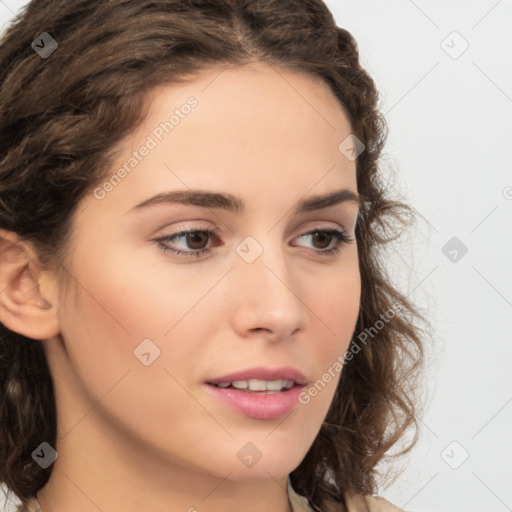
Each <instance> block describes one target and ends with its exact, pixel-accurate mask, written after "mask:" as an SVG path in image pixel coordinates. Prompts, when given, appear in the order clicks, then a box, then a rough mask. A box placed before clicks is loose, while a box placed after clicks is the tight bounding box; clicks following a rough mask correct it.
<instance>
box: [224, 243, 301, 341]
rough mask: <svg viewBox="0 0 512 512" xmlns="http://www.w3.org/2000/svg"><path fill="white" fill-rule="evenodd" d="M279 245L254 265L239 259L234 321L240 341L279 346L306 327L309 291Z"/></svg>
mask: <svg viewBox="0 0 512 512" xmlns="http://www.w3.org/2000/svg"><path fill="white" fill-rule="evenodd" d="M277 245H278V244H274V245H273V247H270V244H266V247H265V248H264V250H263V252H262V254H260V255H259V256H258V257H257V258H256V259H255V260H254V261H253V262H252V263H248V262H247V261H245V260H244V259H243V258H239V259H238V261H237V263H236V264H235V269H234V272H233V273H232V276H231V279H232V280H233V281H234V284H232V290H234V292H233V295H232V296H231V300H232V302H231V304H232V305H233V309H232V311H233V314H232V317H231V321H232V323H233V328H234V330H235V331H236V332H237V333H238V335H239V336H240V337H243V338H247V337H258V338H261V337H264V338H265V339H267V340H269V341H273V342H278V341H281V340H285V339H289V338H290V337H291V336H292V335H293V334H294V333H295V332H296V331H298V330H300V329H301V328H304V326H305V322H306V309H307V307H306V302H307V299H306V297H303V295H304V291H305V288H304V286H302V287H301V282H299V281H301V280H300V279H299V278H298V276H297V274H296V273H294V272H293V269H291V268H290V262H289V261H287V256H286V254H285V251H284V249H282V248H277ZM302 285H305V283H304V281H303V280H302Z"/></svg>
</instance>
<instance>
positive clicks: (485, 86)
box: [0, 0, 512, 512]
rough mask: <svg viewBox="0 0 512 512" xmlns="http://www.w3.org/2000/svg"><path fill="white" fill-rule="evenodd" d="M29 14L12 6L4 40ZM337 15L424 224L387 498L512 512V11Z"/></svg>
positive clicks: (475, 5)
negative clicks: (420, 327)
mask: <svg viewBox="0 0 512 512" xmlns="http://www.w3.org/2000/svg"><path fill="white" fill-rule="evenodd" d="M25 3H26V2H20V1H15V0H0V20H1V23H0V31H2V30H3V29H5V28H6V27H7V23H8V20H9V19H11V18H12V17H13V16H14V14H15V13H16V12H17V11H18V10H19V9H20V7H21V6H22V5H24V4H25ZM327 4H328V6H329V7H330V8H331V10H332V12H333V14H334V15H335V18H336V20H337V23H338V25H340V26H342V27H343V28H346V29H347V30H349V31H350V32H351V33H352V34H353V35H354V37H355V38H356V40H357V42H358V45H359V49H360V54H361V61H362V64H363V66H364V67H365V68H366V69H367V70H368V71H369V72H370V74H371V75H372V77H373V78H374V79H375V82H376V84H377V87H378V89H379V91H380V93H381V101H382V105H381V108H382V111H383V112H384V114H385V116H386V119H387V121H388V126H389V137H388V143H387V146H386V150H385V153H386V154H385V158H384V159H383V170H384V172H385V173H386V176H387V180H389V190H390V194H391V195H393V196H394V197H395V198H398V199H402V200H404V201H406V202H407V203H409V204H410V205H412V206H413V207H414V209H415V211H416V212H417V218H418V220H417V224H416V227H415V229H414V230H412V231H411V232H410V235H409V236H408V237H404V238H403V239H402V242H401V243H400V244H398V245H397V246H396V247H395V248H394V250H393V257H392V259H391V260H390V261H391V263H392V269H393V272H392V274H393V275H394V276H396V278H397V280H398V282H399V284H400V286H401V289H402V290H403V291H404V292H406V293H408V294H409V297H411V298H412V299H413V300H414V301H415V302H416V303H417V304H418V305H419V306H420V307H421V308H422V310H423V311H424V313H425V315H426V317H427V318H428V320H429V321H430V322H431V324H432V327H433V332H432V335H431V339H429V340H427V341H428V351H427V368H426V371H425V377H424V385H423V386H424V390H425V394H426V397H427V398H428V399H427V400H426V402H425V403H426V408H425V412H424V413H423V414H422V415H421V418H420V425H421V427H422V430H421V433H420V440H419V442H418V444H417V445H416V447H415V448H414V450H413V451H412V452H411V454H410V455H409V456H408V457H406V458H404V459H403V461H402V466H401V467H402V468H403V470H404V472H403V473H402V474H401V476H400V477H399V478H398V479H397V480H396V481H395V482H394V483H393V484H392V485H391V486H390V487H388V488H382V489H381V491H380V494H381V495H382V496H384V497H386V498H388V499H389V500H390V501H392V502H393V503H394V504H396V505H397V506H399V507H403V508H404V509H405V510H409V511H415V512H434V511H435V512H448V511H449V512H488V511H496V512H501V511H503V512H505V511H507V510H512V385H511V384H512V372H511V367H512V336H511V333H512V272H511V271H510V265H511V262H512V242H511V235H512V172H511V171H512V165H511V162H512V155H511V153H512V150H511V148H512V57H511V54H512V0H500V1H496V0H481V1H475V0H473V1H462V0H458V1H450V2H447V1H445V2H441V1H440V0H434V1H429V2H427V1H426V0H417V1H413V0H388V1H386V2H383V1H377V0H372V1H359V2H356V0H328V1H327ZM43 28H44V27H43ZM454 32H456V33H455V34H454ZM466 45H468V47H467V49H466V50H465V51H463V50H464V48H465V47H466ZM462 51H463V52H462ZM453 237H456V238H457V239H458V240H459V241H460V242H457V243H462V244H464V245H465V246H466V247H467V253H466V254H464V255H462V252H461V250H460V248H456V247H455V246H454V247H451V246H448V248H447V249H445V252H446V253H447V254H448V256H445V254H444V253H443V247H444V246H445V244H447V243H448V241H449V240H450V239H452V238H453ZM454 250H455V251H457V253H456V254H455V253H454V252H453V251H454ZM461 255H462V256H461ZM449 257H450V258H452V259H453V258H455V259H456V261H455V262H453V261H451V260H450V259H449ZM507 262H508V263H507ZM466 457H467V458H466Z"/></svg>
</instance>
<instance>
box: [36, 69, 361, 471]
mask: <svg viewBox="0 0 512 512" xmlns="http://www.w3.org/2000/svg"><path fill="white" fill-rule="evenodd" d="M221 71H222V69H221V68H219V69H217V70H215V71H208V72H203V73H201V74H200V75H198V78H195V79H194V80H193V81H190V82H187V83H181V84H172V85H167V86H161V87H158V88H157V89H155V90H153V91H152V97H153V102H152V106H151V110H150V113H149V116H148V117H147V118H146V119H145V121H144V122H143V124H142V125H140V126H139V127H138V128H137V130H136V131H134V132H133V133H132V134H131V136H130V137H129V139H126V140H125V141H124V144H123V146H122V151H121V152H120V153H119V155H118V157H117V161H116V165H115V166H113V168H112V173H111V175H109V176H108V177H106V178H105V180H104V182H102V183H101V184H100V185H99V186H98V188H97V189H96V190H95V191H94V194H91V195H90V196H88V197H86V198H85V199H84V200H83V202H82V204H81V205H80V207H79V209H78V214H77V216H76V218H75V220H74V236H73V238H72V240H71V249H70V251H71V252H70V255H71V259H70V263H69V267H68V268H67V271H68V272H69V274H70V275H71V276H72V277H70V280H71V281H70V282H71V288H70V289H69V290H67V291H66V293H64V290H61V297H60V299H59V305H58V315H59V322H60V328H61V335H59V336H57V337H56V338H53V339H51V340H47V341H45V349H46V351H47V353H48V357H49V362H50V367H51V371H52V374H53V376H54V382H55V388H56V396H57V409H58V414H59V418H58V421H59V435H58V441H57V442H58V444H57V449H58V450H59V448H60V451H59V459H57V462H56V463H59V462H58V461H59V460H60V459H61V458H62V460H61V463H63V464H64V463H65V460H66V458H67V459H68V460H71V457H72V456H73V457H82V459H80V460H86V461H89V462H90V463H91V465H92V466H93V467H94V464H95V463H98V464H99V463H100V461H101V463H102V464H110V465H111V470H112V474H114V473H115V468H114V466H115V464H120V465H121V464H124V465H125V468H127V467H130V466H129V461H130V460H132V459H131V458H132V457H133V460H134V461H135V460H137V461H138V462H137V464H134V465H133V467H130V469H129V470H130V471H132V470H133V471H142V468H143V467H146V466H144V463H142V462H141V461H142V460H153V461H155V460H158V461H159V463H160V464H163V465H164V466H165V467H167V468H168V469H172V468H174V469H176V471H178V470H179V471H181V472H182V473H181V474H188V473H189V472H190V471H194V472H202V473H207V474H210V475H215V476H216V477H217V476H218V477H222V478H224V477H226V475H228V474H229V479H231V480H239V481H242V480H245V481H250V480H262V479H268V478H270V476H269V475H271V476H272V477H274V478H283V477H284V476H286V475H287V474H288V473H290V472H291V471H292V470H293V469H295V468H296V467H297V466H298V465H299V463H300V462H301V460H302V459H303V458H304V456H305V454H306V452H307V451H308V449H309V447H310V446H311V444H312V443H313V441H314V439H315V437H316V435H317V433H318V431H319V429H320V426H321V424H322V421H323V420H324V418H325V415H326V414H327V411H328V408H329V405H330V403H331V400H332V398H333V396H334V392H335V388H336V385H337V383H338V381H339V377H340V373H339V371H337V370H334V371H333V368H335V367H336V368H339V366H340V365H337V366H336V365H335V363H336V361H340V356H343V354H344V353H345V351H346V350H347V348H348V345H349V341H350V339H351V337H352V334H353V331H354V328H355V324H356V319H357V315H358V310H359V299H360V274H359V267H358V255H357V245H356V243H355V242H353V241H352V242H351V241H348V242H347V241H344V238H343V237H341V238H337V235H336V234H334V235H333V232H332V230H335V231H334V232H343V233H345V234H346V235H347V236H348V237H349V238H353V237H354V229H355V224H356V219H357V213H358V204H357V202H356V201H353V200H347V197H349V195H350V194H347V193H345V194H342V195H341V196H339V197H341V199H343V198H345V200H341V201H338V202H336V203H335V204H330V203H329V204H330V206H327V207H325V204H326V203H324V204H323V205H322V204H316V205H313V206H310V207H307V205H308V201H309V200H310V199H311V198H318V197H323V196H329V195H330V194H333V193H335V192H338V191H341V190H346V191H348V192H349V193H352V194H357V186H356V170H355V161H354V159H353V158H347V157H346V156H345V154H346V152H344V151H342V150H340V149H339V146H340V144H341V143H342V142H343V141H344V140H345V139H346V138H347V136H349V135H350V133H351V127H350V125H349V122H348V120H347V117H346V115H345V114H344V112H343V110H342V108H341V107H340V105H339V103H338V102H337V100H336V98H335V97H334V96H333V94H332V93H331V91H330V89H329V88H328V86H327V85H325V84H324V83H323V82H319V81H315V80H313V79H311V78H308V77H306V76H303V75H299V74H295V73H292V72H290V71H283V70H279V72H277V70H275V69H274V68H272V67H270V66H268V65H264V64H254V65H251V66H247V67H242V68H230V69H225V70H224V71H222V72H221ZM344 144H345V143H344ZM344 147H345V146H344V145H343V144H342V148H344ZM123 166H124V168H123ZM122 169H124V172H123V170H122ZM178 192H179V193H180V195H179V196H175V197H174V199H173V198H171V197H169V201H164V200H162V201H158V202H152V201H149V200H150V199H151V198H153V197H155V196H159V195H162V196H161V197H162V198H163V197H165V194H176V193H178ZM199 192H201V193H204V194H211V196H209V199H208V198H206V199H205V198H202V199H200V198H199V199H198V198H197V196H196V194H198V193H199ZM214 195H215V196H214ZM221 196H222V197H221ZM224 197H226V198H224ZM187 198H192V199H191V200H190V202H186V201H185V199H187ZM194 198H195V199H194ZM171 199H173V200H172V201H171ZM181 199H183V200H184V201H183V202H181ZM148 201H149V202H150V203H151V204H146V205H145V206H138V205H140V204H141V203H145V202H148ZM331 203H332V202H331ZM304 204H305V205H306V207H303V208H302V209H301V211H299V212H298V211H296V210H298V209H299V207H300V206H301V205H302V206H304ZM235 206H236V208H235ZM322 206H324V207H322ZM184 231H193V232H195V233H192V234H189V235H183V234H180V233H182V232H184ZM164 239H165V240H164ZM336 247H339V251H338V252H335V251H331V252H330V253H328V252H327V251H328V250H330V249H335V248H336ZM174 250H176V251H182V254H178V253H174V252H173V251H174ZM201 251H204V252H201ZM284 367H286V368H288V370H290V368H291V369H295V374H294V373H293V371H292V372H291V373H286V372H284V373H283V372H281V371H280V369H281V368H284ZM254 368H259V369H261V368H264V369H267V370H268V373H261V374H260V373H257V372H256V370H251V369H254ZM329 369H331V372H330V375H331V378H329V379H328V378H326V377H325V376H324V378H323V380H322V375H324V374H325V373H326V372H328V371H329ZM246 370H247V371H248V375H246V376H244V375H241V376H240V375H239V376H238V377H236V376H235V377H233V378H230V379H227V378H224V376H226V375H228V376H229V374H232V373H234V372H241V371H242V372H243V371H246ZM274 370H275V371H276V372H277V373H272V372H273V371H274ZM300 374H302V375H303V377H304V380H305V382H302V383H303V384H305V385H304V387H303V388H299V389H296V385H294V388H292V389H291V390H289V391H286V392H285V391H279V392H274V393H269V394H267V393H266V392H262V391H255V390H250V389H249V390H245V391H237V390H236V389H233V388H232V385H230V387H229V388H224V389H223V388H221V387H215V386H212V385H211V384H208V382H211V381H213V380H216V381H217V382H219V380H220V381H223V380H224V381H225V380H228V381H230V382H231V381H242V382H235V385H237V386H244V385H249V384H250V385H251V387H252V388H254V387H256V388H257V389H262V388H261V386H267V384H266V383H265V382H263V384H262V382H261V381H262V380H263V381H265V380H266V381H276V380H279V377H282V378H283V379H285V380H295V381H296V382H297V381H300V377H299V375H300ZM251 377H252V378H254V379H255V382H248V383H247V384H246V383H244V382H243V381H248V380H251ZM319 379H320V381H321V385H318V384H317V389H320V391H318V392H317V393H316V394H314V395H315V396H310V395H309V394H308V400H304V399H303V400H302V402H307V403H300V402H299V401H298V394H299V393H298V392H299V391H303V392H304V391H307V390H308V389H310V388H311V386H312V385H314V384H315V383H316V382H317V381H318V380H319ZM226 385H227V384H226ZM273 385H275V386H276V387H279V388H280V389H281V388H282V386H285V385H286V382H282V383H279V382H278V383H275V382H274V383H271V384H269V387H270V388H272V386H273ZM302 396H304V393H303V395H302ZM144 458H145V459H144ZM74 460H76V459H74ZM146 468H147V467H146Z"/></svg>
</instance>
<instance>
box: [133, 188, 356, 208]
mask: <svg viewBox="0 0 512 512" xmlns="http://www.w3.org/2000/svg"><path fill="white" fill-rule="evenodd" d="M345 202H351V203H356V204H357V205H358V206H361V205H362V202H363V201H362V198H361V196H360V195H359V194H357V192H354V191H352V190H349V189H346V188H344V189H340V190H335V191H333V192H329V193H328V194H323V195H316V196H311V197H308V198H306V199H302V200H301V201H300V202H299V203H298V205H297V206H296V208H295V212H294V213H295V215H300V214H303V213H307V212H311V211H315V210H321V209H324V208H329V207H330V206H335V205H337V204H340V203H345ZM155 204H184V205H191V206H199V207H202V208H220V209H223V210H227V211H230V212H234V213H241V212H243V211H244V209H245V205H244V202H243V201H242V200H241V199H240V198H238V197H236V196H233V195H232V194H228V193H221V192H210V191H204V190H174V191H167V192H162V193H160V194H157V195H155V196H152V197H150V198H148V199H145V200H144V201H142V202H141V203H139V204H137V205H136V206H134V207H133V208H131V209H130V210H129V211H128V212H127V213H130V212H135V211H140V210H141V209H143V208H147V207H149V206H152V205H155Z"/></svg>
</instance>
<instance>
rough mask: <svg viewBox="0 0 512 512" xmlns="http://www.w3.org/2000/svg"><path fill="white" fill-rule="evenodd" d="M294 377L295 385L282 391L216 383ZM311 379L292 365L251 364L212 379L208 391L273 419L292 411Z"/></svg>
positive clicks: (238, 407)
mask: <svg viewBox="0 0 512 512" xmlns="http://www.w3.org/2000/svg"><path fill="white" fill-rule="evenodd" d="M249 379H260V380H277V379H283V380H293V381H294V382H295V385H294V386H293V387H292V388H290V389H286V390H283V391H280V392H279V393H266V392H263V391H261V392H253V393H250V392H245V391H240V390H238V389H233V388H219V387H216V386H214V385H213V384H219V383H221V382H233V381H234V380H249ZM306 383H307V378H306V376H305V375H304V374H303V373H302V372H301V371H299V370H297V369H296V368H293V367H292V366H282V367H280V368H264V367H262V366H260V367H257V368H250V369H248V370H241V371H239V372H234V373H229V374H227V375H223V376H221V377H215V378H213V379H209V380H208V381H207V382H206V383H205V386H204V387H205V391H207V392H208V393H210V394H212V395H213V396H215V397H216V398H218V399H220V400H221V401H222V402H224V403H225V404H227V405H229V406H230V407H232V408H234V409H235V410H236V411H238V412H241V413H242V414H245V415H246V416H248V417H250V418H256V419H264V420H271V419H277V418H280V417H281V416H284V415H285V414H288V413H290V412H291V411H292V410H293V409H294V408H295V407H296V406H297V404H298V402H299V395H300V393H301V391H302V389H303V388H304V386H305V384H306Z"/></svg>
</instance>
